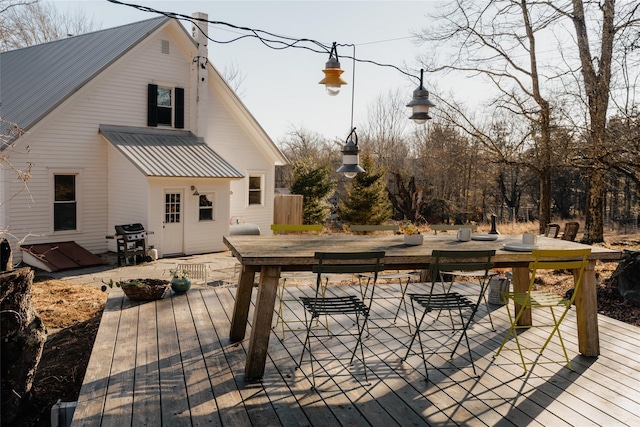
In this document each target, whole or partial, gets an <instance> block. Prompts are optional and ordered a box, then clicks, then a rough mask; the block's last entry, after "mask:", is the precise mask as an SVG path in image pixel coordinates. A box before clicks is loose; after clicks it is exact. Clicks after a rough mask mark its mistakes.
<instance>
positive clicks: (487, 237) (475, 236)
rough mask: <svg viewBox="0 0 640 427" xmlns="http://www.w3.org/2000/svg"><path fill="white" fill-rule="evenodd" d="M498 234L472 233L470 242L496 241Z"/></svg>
mask: <svg viewBox="0 0 640 427" xmlns="http://www.w3.org/2000/svg"><path fill="white" fill-rule="evenodd" d="M498 236H499V235H498V234H485V233H474V234H472V235H471V240H498Z"/></svg>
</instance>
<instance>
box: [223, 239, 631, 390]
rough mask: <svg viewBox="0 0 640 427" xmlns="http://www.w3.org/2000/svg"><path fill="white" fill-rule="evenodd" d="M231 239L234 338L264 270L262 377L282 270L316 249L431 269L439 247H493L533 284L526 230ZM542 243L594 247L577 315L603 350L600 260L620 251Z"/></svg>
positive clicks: (518, 281)
mask: <svg viewBox="0 0 640 427" xmlns="http://www.w3.org/2000/svg"><path fill="white" fill-rule="evenodd" d="M223 241H224V243H225V245H226V246H227V247H228V248H229V249H230V250H231V253H232V254H233V256H235V257H236V258H237V259H238V261H239V262H240V264H241V267H242V268H241V271H240V275H239V279H238V288H237V291H236V299H235V306H234V309H233V318H232V320H231V330H230V333H229V338H230V339H231V341H233V342H238V341H242V340H243V339H244V338H245V334H246V328H247V321H248V315H249V307H250V305H251V298H252V292H253V289H254V281H255V275H256V273H258V272H259V273H260V279H259V283H258V287H257V291H258V294H257V297H256V301H255V310H254V315H253V323H252V328H251V335H250V337H249V349H248V351H247V360H246V364H245V379H246V380H247V381H257V380H260V379H261V378H262V376H263V374H264V369H265V364H266V360H267V350H268V344H269V337H270V334H271V324H272V320H273V315H274V307H275V302H276V293H277V288H278V281H279V279H280V272H282V271H311V269H312V266H313V265H314V264H315V260H314V253H315V252H362V251H384V252H385V258H384V265H385V269H388V270H416V269H428V268H429V264H430V263H431V262H433V257H432V251H433V250H461V251H463V250H491V249H495V250H496V254H495V256H494V258H493V261H494V263H495V267H496V268H511V269H512V270H513V287H514V290H526V289H527V287H528V285H529V269H528V264H529V262H531V261H533V256H532V253H531V251H530V250H524V249H523V248H519V247H517V246H519V244H520V243H521V242H522V235H521V234H518V235H499V236H498V239H497V240H493V241H489V240H471V241H468V242H460V241H457V240H456V236H455V233H451V234H449V233H447V234H438V235H425V236H424V242H423V244H422V245H417V246H410V245H406V244H405V243H404V240H403V236H402V235H369V236H362V235H320V236H316V235H307V234H305V235H277V236H225V237H224V238H223ZM505 245H507V246H513V245H515V246H516V247H517V248H516V249H517V250H507V249H505ZM537 246H538V247H539V248H540V249H580V248H590V249H591V255H590V257H589V266H588V267H587V270H586V271H585V273H584V278H583V283H582V285H581V286H580V288H578V294H577V296H576V300H575V304H576V317H577V331H578V342H579V351H580V353H581V354H583V355H584V356H591V357H595V356H598V355H599V354H600V341H599V336H598V311H597V308H598V304H597V294H596V275H595V269H594V267H595V263H596V261H598V260H601V261H618V260H620V259H621V257H622V253H621V252H620V251H616V250H612V249H607V248H603V247H600V246H589V245H583V244H580V243H576V242H572V241H567V240H560V239H552V238H547V237H538V241H537ZM531 322H532V319H531V314H530V312H528V313H527V315H525V316H523V318H522V321H521V324H522V325H530V324H531Z"/></svg>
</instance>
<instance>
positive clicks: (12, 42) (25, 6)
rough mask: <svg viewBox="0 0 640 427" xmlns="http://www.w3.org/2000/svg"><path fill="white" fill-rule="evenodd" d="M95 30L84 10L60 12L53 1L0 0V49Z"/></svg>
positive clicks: (33, 43)
mask: <svg viewBox="0 0 640 427" xmlns="http://www.w3.org/2000/svg"><path fill="white" fill-rule="evenodd" d="M95 29H96V25H95V24H94V22H93V18H91V17H88V16H87V15H86V14H85V13H83V12H75V13H73V14H72V13H63V12H60V11H59V10H58V9H57V8H56V7H55V6H54V5H53V3H45V2H40V1H38V0H34V1H14V0H0V51H3V52H4V51H7V50H12V49H19V48H22V47H27V46H33V45H36V44H40V43H45V42H49V41H53V40H59V39H62V38H64V37H69V36H73V35H78V34H83V33H87V32H89V31H93V30H95Z"/></svg>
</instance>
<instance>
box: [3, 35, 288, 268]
mask: <svg viewBox="0 0 640 427" xmlns="http://www.w3.org/2000/svg"><path fill="white" fill-rule="evenodd" d="M177 25H179V24H175V23H172V24H169V25H168V26H166V27H165V28H164V29H162V30H160V31H158V32H157V33H155V34H153V35H151V36H149V37H148V38H147V39H146V40H144V41H143V42H141V43H140V44H139V45H138V46H136V47H135V48H134V49H132V50H131V51H130V52H128V53H127V54H125V55H124V56H123V57H122V58H120V59H119V60H118V61H117V62H115V63H114V64H113V65H111V66H110V68H109V69H107V70H106V71H104V72H103V73H102V74H101V75H99V76H97V77H96V78H94V79H93V80H92V81H91V82H89V83H88V84H87V85H86V86H85V87H83V88H81V89H80V90H78V92H76V93H75V94H73V95H72V96H71V97H70V98H69V99H68V100H66V101H65V102H64V103H63V104H62V105H60V106H59V107H58V108H57V109H56V110H55V111H53V112H52V113H51V114H49V115H48V116H47V117H46V118H45V119H43V120H42V121H41V122H40V123H38V124H37V125H36V126H34V127H33V128H32V129H31V130H30V132H29V134H27V135H26V136H24V137H23V138H21V139H20V141H19V146H20V147H26V146H28V147H29V149H30V153H29V154H27V153H24V152H23V153H20V150H15V152H12V162H13V164H14V165H15V166H17V167H19V168H20V167H21V168H23V169H24V168H26V166H27V165H28V164H33V166H32V176H31V179H30V181H29V183H28V191H22V192H20V190H21V187H20V182H16V180H15V178H13V177H11V176H9V175H8V174H9V172H7V171H6V170H4V171H3V172H4V173H3V176H2V178H3V184H4V182H5V180H6V186H3V185H0V187H2V188H1V189H0V195H2V197H3V199H2V200H4V197H5V196H6V195H13V194H17V193H19V194H18V196H17V197H16V198H15V199H13V200H12V201H11V202H10V203H9V204H7V205H2V207H1V208H0V215H3V218H7V217H8V218H10V223H7V227H8V228H9V231H10V232H11V233H12V234H14V235H15V238H14V239H13V243H14V244H15V241H16V240H20V239H24V241H25V243H45V242H60V241H70V240H73V241H76V242H77V243H78V244H80V245H82V246H83V247H85V248H86V249H88V250H90V251H91V252H94V253H101V252H105V251H106V250H108V249H109V250H112V251H114V250H115V249H116V248H115V242H114V241H112V240H108V239H106V238H105V236H106V235H112V234H114V232H115V230H114V225H116V224H128V223H136V222H140V223H142V224H143V225H144V226H145V228H147V230H149V231H152V232H154V234H152V235H150V236H149V244H150V245H154V246H155V247H156V248H157V249H158V251H159V252H160V253H162V232H161V231H162V222H163V220H164V189H165V188H181V189H184V194H185V196H186V197H185V206H184V207H185V218H186V220H187V222H185V224H184V226H185V228H184V238H185V245H184V250H185V253H188V254H190V253H204V252H210V251H220V250H225V249H226V247H224V245H223V244H222V236H223V235H225V234H227V233H228V231H229V218H230V217H231V216H244V217H245V218H246V220H247V222H251V223H255V224H257V225H258V226H259V227H260V228H261V230H262V233H265V232H270V228H269V226H270V224H271V222H272V220H273V187H274V175H275V169H274V161H275V160H274V158H273V157H274V154H273V151H270V148H268V147H267V146H268V144H270V142H269V141H268V140H266V139H265V135H264V134H263V133H261V131H259V130H258V128H257V127H256V125H255V124H254V123H253V122H252V120H253V118H252V117H251V116H250V115H249V114H248V113H247V112H246V111H245V110H243V107H242V106H241V104H239V103H238V102H237V100H235V99H231V97H230V95H229V92H228V89H226V88H220V87H216V85H219V84H220V82H219V80H218V79H217V77H216V76H214V74H215V72H214V71H210V72H209V82H208V83H209V93H208V98H209V99H208V106H209V115H208V117H209V120H208V123H207V126H206V130H203V133H204V134H202V135H198V136H202V137H204V138H205V140H206V141H207V143H209V144H210V145H211V146H212V148H213V149H214V150H215V151H216V152H218V153H219V154H220V155H221V156H222V157H223V158H225V159H226V160H227V161H229V162H230V163H231V164H232V165H233V166H234V167H236V169H238V170H239V171H241V172H242V173H243V174H245V175H248V174H249V173H250V172H259V173H264V174H265V186H264V187H265V188H264V191H265V194H264V201H265V203H264V206H259V207H258V206H251V207H248V206H247V198H248V195H247V188H248V184H247V178H245V179H243V180H228V179H224V180H215V179H199V180H194V179H186V178H162V179H160V178H149V177H145V176H144V175H143V174H142V173H141V172H140V171H138V170H137V169H136V168H135V166H133V164H131V163H130V162H129V161H128V160H126V159H125V158H124V156H122V155H121V154H120V153H119V152H118V151H117V150H116V149H115V148H114V147H112V146H111V144H109V143H108V142H107V141H106V140H105V139H104V138H103V137H102V136H100V135H99V133H98V128H99V125H100V124H111V125H121V126H136V127H146V125H147V85H148V84H149V83H154V84H158V85H160V86H168V87H182V88H184V89H185V126H186V130H189V127H190V126H191V123H193V121H192V119H193V118H192V117H191V116H192V112H195V100H194V99H193V94H194V93H195V88H194V87H193V86H194V85H195V84H196V81H195V79H192V78H191V75H192V74H191V73H190V71H191V68H192V58H193V57H194V56H196V54H197V49H196V47H195V45H194V44H193V43H192V42H191V41H190V40H189V39H188V38H187V37H186V36H185V34H184V32H182V30H181V29H180V28H179V27H178V26H177ZM162 40H169V42H170V54H168V55H167V54H163V53H162V52H161V43H162ZM212 76H213V77H216V78H213V79H212V78H211V77H212ZM52 168H53V169H60V170H70V171H77V172H78V173H79V176H80V180H79V187H78V202H79V206H80V210H81V212H80V214H79V216H78V225H79V229H78V230H77V231H74V232H65V233H53V231H52V230H53V224H52V220H53V214H52V200H53V195H52V188H53V186H52V183H51V173H52V172H51V171H52ZM191 185H195V186H196V187H197V188H198V189H199V190H200V191H203V192H206V191H211V192H215V193H216V220H215V221H212V222H199V221H198V215H197V197H195V196H192V195H191V194H192V192H191V191H190V186H191ZM230 194H232V195H231V196H230ZM0 224H2V222H1V221H0ZM14 259H15V260H16V261H19V260H20V259H21V254H20V252H19V250H18V249H17V248H16V247H15V246H14Z"/></svg>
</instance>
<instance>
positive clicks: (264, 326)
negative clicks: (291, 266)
mask: <svg viewBox="0 0 640 427" xmlns="http://www.w3.org/2000/svg"><path fill="white" fill-rule="evenodd" d="M279 280H280V267H278V266H263V267H262V270H261V271H260V285H259V286H258V297H257V298H256V308H255V312H254V313H253V324H252V326H251V336H250V338H249V350H248V352H247V364H246V365H245V367H244V375H245V379H246V380H247V381H256V380H259V379H261V378H262V376H263V375H264V367H265V364H266V362H267V350H268V347H269V337H270V336H271V323H272V322H273V313H274V308H275V305H276V294H277V291H278V281H279Z"/></svg>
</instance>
